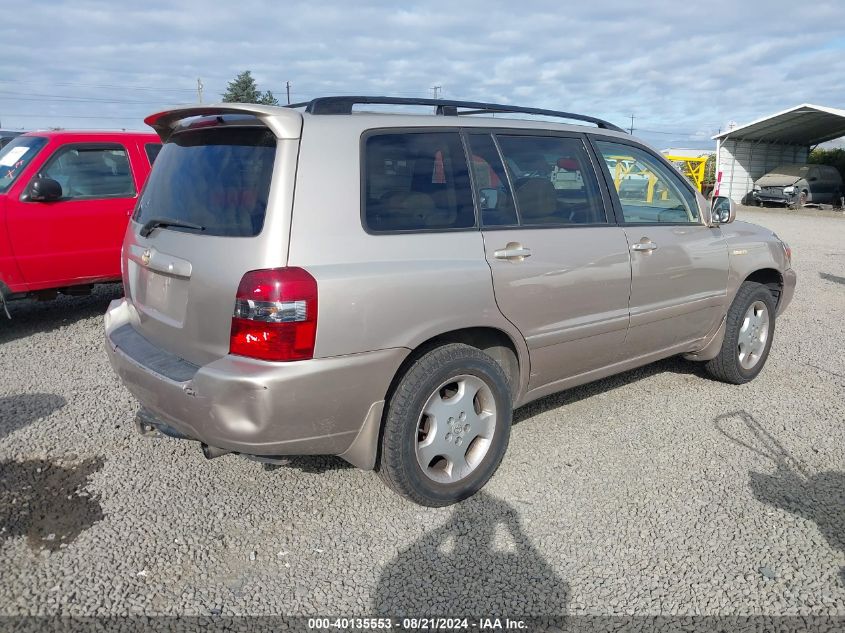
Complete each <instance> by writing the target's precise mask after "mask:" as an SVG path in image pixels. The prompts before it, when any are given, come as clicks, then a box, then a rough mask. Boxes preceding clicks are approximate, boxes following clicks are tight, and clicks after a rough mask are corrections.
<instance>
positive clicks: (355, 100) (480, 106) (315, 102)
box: [287, 97, 625, 132]
mask: <svg viewBox="0 0 845 633" xmlns="http://www.w3.org/2000/svg"><path fill="white" fill-rule="evenodd" d="M359 104H379V105H422V106H434V107H435V108H437V110H436V113H437V114H438V115H442V116H459V115H465V114H492V113H497V112H501V113H516V114H534V115H540V116H549V117H556V118H560V119H571V120H573V121H586V122H587V123H594V124H595V125H597V126H598V127H600V128H602V129H605V130H613V131H614V132H625V130H623V129H622V128H620V127H617V126H616V125H613V123H609V122H608V121H605V120H604V119H598V118H596V117H592V116H588V115H586V114H575V113H573V112H561V111H558V110H545V109H543V108H524V107H521V106H510V105H502V104H499V103H483V102H480V101H454V100H449V99H424V98H421V99H415V98H407V97H317V98H316V99H312V100H311V101H303V102H302V103H292V104H290V105H289V106H287V107H289V108H302V107H304V108H305V112H307V113H309V114H352V109H353V107H354V106H356V105H359ZM458 108H463V109H464V111H463V112H459V111H458Z"/></svg>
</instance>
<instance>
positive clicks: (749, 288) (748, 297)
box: [705, 281, 776, 385]
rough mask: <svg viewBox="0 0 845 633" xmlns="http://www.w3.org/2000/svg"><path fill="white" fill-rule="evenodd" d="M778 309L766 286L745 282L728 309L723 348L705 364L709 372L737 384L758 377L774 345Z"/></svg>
mask: <svg viewBox="0 0 845 633" xmlns="http://www.w3.org/2000/svg"><path fill="white" fill-rule="evenodd" d="M775 310H776V306H775V298H774V297H773V296H772V293H771V292H769V289H768V288H767V287H766V286H764V285H763V284H759V283H756V282H753V281H746V282H744V283H743V284H742V285H741V286H740V287H739V291H738V292H737V293H736V297H735V298H734V301H733V303H732V304H731V307H730V309H729V310H728V316H727V323H726V325H725V339H724V341H723V342H722V349H721V351H720V352H719V355H718V356H717V357H716V358H714V359H713V360H710V361H708V362H707V364H706V365H705V368H706V369H707V372H708V373H709V374H710V375H711V376H713V377H714V378H716V379H718V380H721V381H723V382H728V383H732V384H734V385H741V384H744V383H746V382H748V381H750V380H753V379H754V378H756V376H757V374H759V373H760V371H762V369H763V366H764V365H765V364H766V359H767V358H768V357H769V350H770V349H771V347H772V339H773V337H774V333H775Z"/></svg>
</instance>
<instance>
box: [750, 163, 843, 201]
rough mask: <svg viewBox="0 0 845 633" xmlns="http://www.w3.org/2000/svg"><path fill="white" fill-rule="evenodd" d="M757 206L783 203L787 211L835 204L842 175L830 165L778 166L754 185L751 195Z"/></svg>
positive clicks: (840, 186)
mask: <svg viewBox="0 0 845 633" xmlns="http://www.w3.org/2000/svg"><path fill="white" fill-rule="evenodd" d="M751 195H752V197H753V198H754V200H756V201H757V202H758V204H760V205H761V206H762V205H764V204H766V203H776V204H785V205H787V206H789V207H790V208H796V207H803V206H804V205H805V204H809V203H813V204H819V203H826V204H839V201H840V198H841V197H842V176H841V175H840V174H839V170H838V169H836V167H833V166H832V165H780V166H779V167H776V168H775V169H773V170H772V171H770V172H769V173H768V174H766V175H765V176H763V177H762V178H758V179H757V180H756V181H755V182H754V190H753V191H752V192H751Z"/></svg>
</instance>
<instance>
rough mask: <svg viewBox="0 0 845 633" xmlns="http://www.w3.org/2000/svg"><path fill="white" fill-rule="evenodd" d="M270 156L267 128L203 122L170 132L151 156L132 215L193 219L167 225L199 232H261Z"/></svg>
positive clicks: (238, 234) (143, 218) (273, 148)
mask: <svg viewBox="0 0 845 633" xmlns="http://www.w3.org/2000/svg"><path fill="white" fill-rule="evenodd" d="M275 156H276V137H275V136H274V135H273V133H272V132H270V130H268V129H267V128H263V127H261V128H258V127H238V128H234V127H233V128H225V127H220V128H204V129H199V130H190V129H189V130H186V131H184V132H179V133H177V134H174V135H173V136H172V137H170V139H168V141H167V143H165V144H164V146H163V147H162V148H161V152H160V153H159V155H158V157H157V158H156V159H155V164H154V165H153V168H152V171H151V173H150V177H149V180H148V182H147V186H146V188H145V189H144V193H143V195H142V196H141V199H140V201H139V202H138V208H137V210H136V211H135V216H134V220H135V221H136V222H140V223H141V224H146V223H147V222H149V221H150V220H154V219H167V220H176V221H179V222H184V223H187V224H192V225H199V226H201V227H202V230H196V229H191V228H182V227H175V226H172V227H168V230H173V231H191V232H196V233H199V234H202V235H215V236H223V237H253V236H255V235H258V234H259V233H260V232H261V229H262V227H263V225H264V216H265V213H266V211H267V201H268V197H269V193H270V181H271V179H272V174H273V163H274V161H275Z"/></svg>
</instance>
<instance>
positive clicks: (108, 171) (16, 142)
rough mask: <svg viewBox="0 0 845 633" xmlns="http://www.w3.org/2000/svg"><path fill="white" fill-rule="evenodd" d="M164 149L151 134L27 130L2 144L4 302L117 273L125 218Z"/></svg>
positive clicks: (0, 269) (87, 285)
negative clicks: (153, 163) (158, 153)
mask: <svg viewBox="0 0 845 633" xmlns="http://www.w3.org/2000/svg"><path fill="white" fill-rule="evenodd" d="M160 148H161V142H160V140H159V138H158V137H157V136H156V135H154V134H147V133H130V132H70V131H60V132H28V133H26V134H21V135H19V136H17V137H16V138H14V139H12V140H11V141H10V142H9V144H8V145H6V146H5V147H4V148H3V149H2V150H0V303H2V304H4V305H3V306H0V313H2V310H3V308H4V307H5V301H7V300H9V299H15V298H20V297H26V296H36V297H38V298H52V297H55V295H56V293H57V292H64V293H69V294H83V293H86V292H90V289H91V286H92V284H95V283H99V282H107V281H117V280H119V279H120V248H121V245H122V242H123V235H124V233H125V231H126V224H127V222H128V221H129V216H130V215H131V214H132V210H133V208H134V207H135V201H136V199H137V197H138V193H139V192H140V191H141V188H142V187H143V185H144V182H145V181H146V179H147V175H148V174H149V171H150V165H151V163H152V160H153V158H154V156H155V154H156V153H157V152H158V150H159V149H160Z"/></svg>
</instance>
